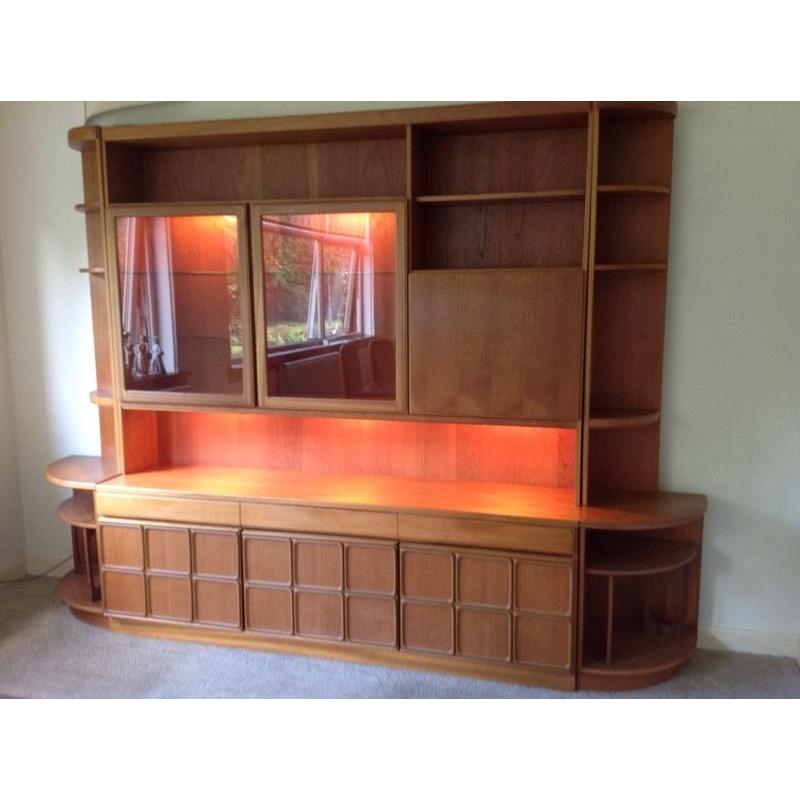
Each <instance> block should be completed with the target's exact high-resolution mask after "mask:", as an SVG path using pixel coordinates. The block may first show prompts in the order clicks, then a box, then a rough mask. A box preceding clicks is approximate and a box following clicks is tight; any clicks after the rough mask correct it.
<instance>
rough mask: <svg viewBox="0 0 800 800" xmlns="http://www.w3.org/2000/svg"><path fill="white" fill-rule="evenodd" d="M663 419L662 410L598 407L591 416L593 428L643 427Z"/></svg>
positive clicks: (590, 425) (590, 422) (590, 424)
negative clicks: (627, 409) (606, 408)
mask: <svg viewBox="0 0 800 800" xmlns="http://www.w3.org/2000/svg"><path fill="white" fill-rule="evenodd" d="M660 419H661V412H660V411H608V410H605V409H598V410H596V411H592V412H591V414H590V416H589V428H590V429H591V430H593V431H594V430H613V429H619V428H643V427H646V426H647V425H655V424H656V423H657V422H658V421H659V420H660Z"/></svg>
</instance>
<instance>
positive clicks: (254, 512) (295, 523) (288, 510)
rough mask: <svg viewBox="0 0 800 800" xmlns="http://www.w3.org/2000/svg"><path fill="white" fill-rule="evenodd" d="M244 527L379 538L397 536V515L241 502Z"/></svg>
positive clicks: (380, 512)
mask: <svg viewBox="0 0 800 800" xmlns="http://www.w3.org/2000/svg"><path fill="white" fill-rule="evenodd" d="M242 527H245V528H264V529H268V530H278V531H296V532H299V533H302V532H303V531H307V532H309V533H331V534H339V535H351V536H368V537H374V538H377V539H394V538H396V537H397V517H396V516H395V515H394V514H390V513H385V512H382V511H356V510H350V509H344V508H317V507H312V506H293V505H281V504H279V503H242Z"/></svg>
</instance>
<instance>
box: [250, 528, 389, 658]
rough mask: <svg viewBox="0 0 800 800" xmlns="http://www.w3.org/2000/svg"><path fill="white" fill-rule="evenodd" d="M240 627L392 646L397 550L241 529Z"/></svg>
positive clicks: (372, 543) (351, 541)
mask: <svg viewBox="0 0 800 800" xmlns="http://www.w3.org/2000/svg"><path fill="white" fill-rule="evenodd" d="M242 552H243V555H244V565H243V566H244V579H245V585H244V608H245V629H246V630H249V631H251V632H253V633H262V634H269V635H283V636H298V637H302V638H309V639H327V640H331V641H347V642H352V643H354V644H362V645H373V646H379V647H395V646H396V645H397V595H396V592H397V587H396V583H397V581H396V578H395V573H396V569H397V548H396V546H395V545H394V544H387V543H385V542H376V541H373V540H368V539H351V538H340V537H335V536H324V537H320V536H311V535H303V534H291V535H290V534H286V533H269V532H262V531H245V532H244V533H243V537H242Z"/></svg>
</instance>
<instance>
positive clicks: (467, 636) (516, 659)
mask: <svg viewBox="0 0 800 800" xmlns="http://www.w3.org/2000/svg"><path fill="white" fill-rule="evenodd" d="M573 587H574V584H573V566H572V563H571V561H570V560H568V559H556V558H545V557H541V558H539V557H535V556H534V557H531V556H530V555H523V554H511V553H503V552H500V551H482V550H451V549H450V548H445V547H434V546H412V545H401V546H400V604H401V605H400V609H401V610H400V624H401V647H402V648H403V649H405V650H412V651H417V652H422V653H428V654H432V655H455V656H460V657H463V658H470V659H481V660H489V661H498V662H507V663H515V664H519V665H523V666H536V667H549V668H556V669H569V668H570V667H571V666H572V651H573V628H574V626H573V620H572V616H573V593H574V588H573Z"/></svg>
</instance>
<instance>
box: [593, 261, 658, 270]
mask: <svg viewBox="0 0 800 800" xmlns="http://www.w3.org/2000/svg"><path fill="white" fill-rule="evenodd" d="M666 268H667V265H666V264H658V263H654V264H595V265H594V271H595V272H658V271H664V270H666Z"/></svg>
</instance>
